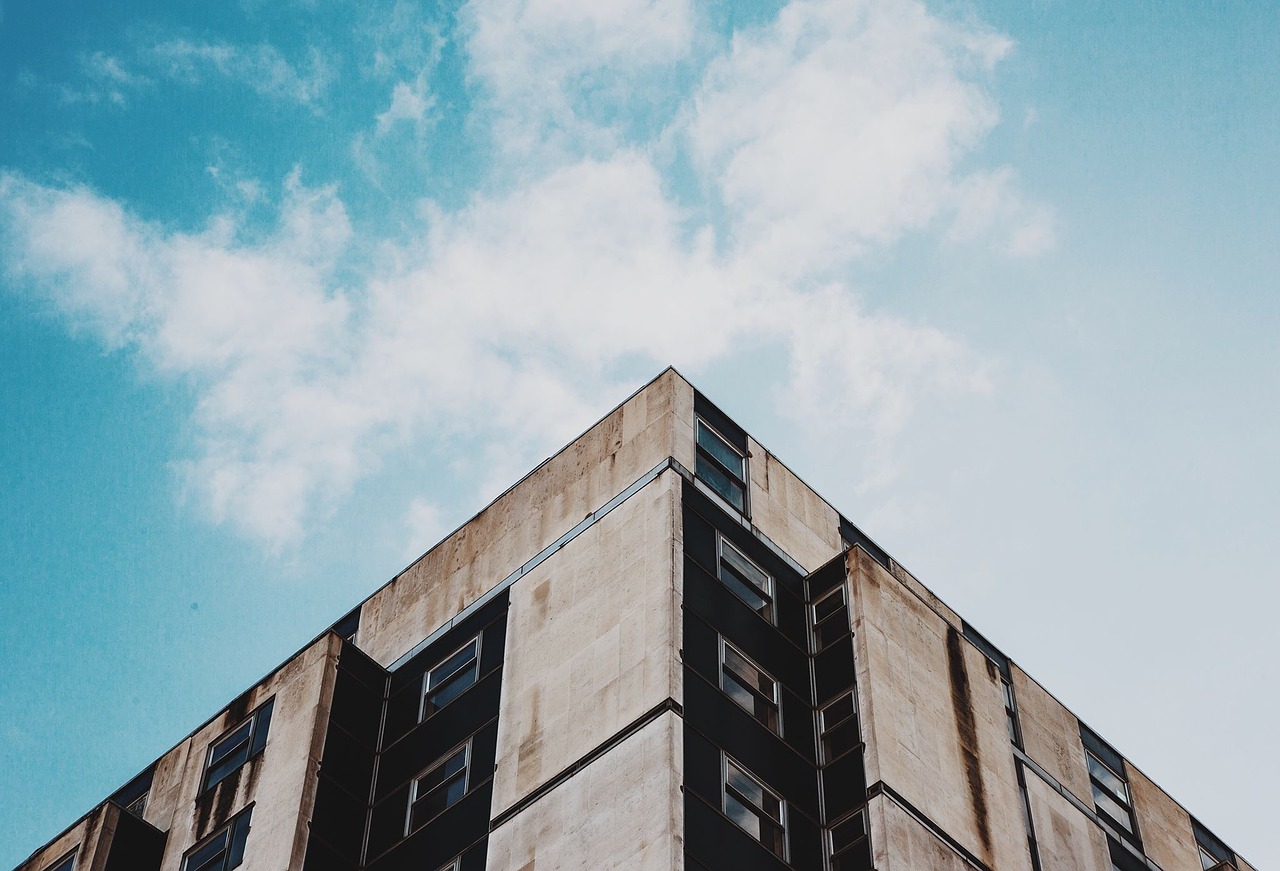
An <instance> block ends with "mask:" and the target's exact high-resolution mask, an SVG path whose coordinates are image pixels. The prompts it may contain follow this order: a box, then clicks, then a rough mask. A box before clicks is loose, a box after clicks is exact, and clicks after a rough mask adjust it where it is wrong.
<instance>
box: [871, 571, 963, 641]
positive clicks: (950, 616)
mask: <svg viewBox="0 0 1280 871" xmlns="http://www.w3.org/2000/svg"><path fill="white" fill-rule="evenodd" d="M889 569H890V574H892V575H893V576H894V577H895V578H897V579H898V580H900V581H902V584H903V586H905V587H906V588H907V589H908V590H910V591H911V592H913V593H915V594H916V595H917V596H918V597H919V598H920V599H922V600H924V603H925V604H926V605H928V606H929V607H930V608H931V609H932V610H933V612H934V613H935V614H937V615H938V616H939V617H941V618H942V619H943V620H946V621H947V622H948V623H950V624H951V625H952V626H954V627H956V628H957V629H962V628H963V626H964V621H962V620H961V619H960V615H959V614H957V613H956V612H955V611H952V610H951V609H950V608H949V607H947V604H946V603H945V602H943V601H942V600H941V599H939V598H938V597H937V596H935V595H934V594H933V590H930V589H929V588H928V587H926V586H925V585H924V584H922V583H920V581H919V580H917V578H916V576H915V575H913V574H911V572H909V571H907V570H906V569H904V568H903V567H902V566H900V565H898V562H897V560H895V559H893V558H892V557H890V558H889Z"/></svg>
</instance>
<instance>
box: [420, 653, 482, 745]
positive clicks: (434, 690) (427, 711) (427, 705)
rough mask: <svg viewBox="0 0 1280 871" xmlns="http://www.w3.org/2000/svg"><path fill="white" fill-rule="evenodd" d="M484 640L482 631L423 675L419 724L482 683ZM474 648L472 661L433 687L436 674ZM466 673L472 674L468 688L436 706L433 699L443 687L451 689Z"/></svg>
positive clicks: (459, 667)
mask: <svg viewBox="0 0 1280 871" xmlns="http://www.w3.org/2000/svg"><path fill="white" fill-rule="evenodd" d="M483 639H484V632H483V631H481V632H480V633H478V634H477V635H476V636H475V637H474V638H471V639H469V640H468V641H467V642H466V643H464V644H461V645H459V646H458V647H457V649H455V650H453V651H451V652H450V653H449V655H448V656H445V657H442V658H441V659H440V661H439V662H437V663H436V664H435V665H434V666H433V667H431V668H429V669H427V671H426V673H425V674H423V675H422V690H421V695H420V697H419V699H418V722H419V723H421V722H423V721H425V720H427V719H429V718H430V717H432V716H434V715H435V714H436V713H437V712H438V711H441V710H443V709H444V708H446V707H447V706H448V705H449V703H450V702H452V701H454V700H455V699H457V698H458V696H460V695H462V694H463V693H465V692H466V691H467V690H469V689H471V688H472V687H473V686H475V685H476V684H477V683H479V682H480V652H481V648H482V646H483V644H484V640H483ZM472 646H474V647H475V650H474V652H473V653H472V655H471V657H470V659H468V660H465V661H464V662H463V664H461V665H459V666H458V667H457V668H455V669H454V670H453V671H451V672H449V673H448V674H447V675H445V676H444V677H442V678H441V679H440V681H439V683H437V684H436V685H435V686H434V687H433V686H432V684H431V676H432V675H433V674H435V673H436V672H437V671H439V670H440V669H441V668H443V667H444V666H446V665H448V664H449V662H450V661H451V660H452V659H453V658H454V657H456V656H457V655H458V654H459V653H462V652H464V651H465V650H466V649H467V648H468V647H472ZM466 671H470V672H471V680H470V682H469V683H467V684H466V686H464V687H462V688H461V689H459V690H457V691H456V692H455V693H453V695H451V696H449V698H447V699H445V701H444V703H443V704H436V703H435V701H434V700H433V698H432V697H433V696H434V695H436V694H438V693H440V692H441V688H442V687H450V688H451V687H452V685H453V682H454V681H455V680H456V679H457V678H458V676H459V675H462V674H463V673H464V672H466Z"/></svg>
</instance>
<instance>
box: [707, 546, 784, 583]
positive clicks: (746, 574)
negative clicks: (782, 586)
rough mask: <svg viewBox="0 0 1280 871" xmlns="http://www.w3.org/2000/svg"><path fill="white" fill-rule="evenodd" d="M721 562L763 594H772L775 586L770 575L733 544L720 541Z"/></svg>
mask: <svg viewBox="0 0 1280 871" xmlns="http://www.w3.org/2000/svg"><path fill="white" fill-rule="evenodd" d="M720 560H721V562H722V563H724V564H725V565H727V566H729V567H730V568H732V569H733V570H734V573H735V574H737V575H738V576H739V577H740V578H742V580H743V581H745V582H746V583H748V584H751V585H752V586H753V587H755V588H756V589H758V590H760V591H761V592H762V593H767V594H772V593H773V584H772V579H771V578H770V577H769V574H768V573H767V572H766V571H765V570H764V569H762V568H760V567H759V566H758V565H756V564H755V563H753V562H752V561H751V560H750V558H748V557H747V555H746V554H744V553H743V552H742V551H740V550H738V548H737V547H735V546H734V545H733V544H732V543H731V542H729V541H727V540H726V539H723V538H722V539H720Z"/></svg>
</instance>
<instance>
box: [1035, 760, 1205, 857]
mask: <svg viewBox="0 0 1280 871" xmlns="http://www.w3.org/2000/svg"><path fill="white" fill-rule="evenodd" d="M1026 781H1027V795H1028V796H1029V797H1030V799H1031V820H1032V823H1033V824H1034V825H1035V829H1036V843H1037V844H1038V845H1039V847H1040V867H1041V869H1042V871H1111V858H1110V856H1109V855H1108V854H1107V839H1106V837H1105V836H1104V835H1103V834H1102V830H1101V829H1099V828H1098V827H1097V826H1096V825H1094V823H1093V821H1092V820H1090V819H1089V818H1088V817H1086V816H1085V815H1084V814H1082V813H1080V811H1079V809H1078V808H1076V807H1075V806H1074V805H1073V804H1071V803H1070V802H1069V801H1067V800H1066V799H1065V798H1063V797H1062V796H1061V795H1059V794H1058V793H1057V792H1056V791H1055V790H1054V789H1053V788H1051V787H1050V786H1049V785H1048V784H1047V783H1045V782H1044V781H1043V780H1041V779H1040V778H1039V777H1037V776H1036V775H1035V774H1033V773H1031V772H1027V775H1026ZM1166 871H1167V869H1166ZM1197 871H1198V868H1197Z"/></svg>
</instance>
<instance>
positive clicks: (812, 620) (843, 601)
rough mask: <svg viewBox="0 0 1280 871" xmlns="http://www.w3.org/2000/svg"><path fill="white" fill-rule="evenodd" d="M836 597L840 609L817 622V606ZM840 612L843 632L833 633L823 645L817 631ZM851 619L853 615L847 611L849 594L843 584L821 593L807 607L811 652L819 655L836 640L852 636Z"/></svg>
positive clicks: (834, 618)
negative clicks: (842, 614)
mask: <svg viewBox="0 0 1280 871" xmlns="http://www.w3.org/2000/svg"><path fill="white" fill-rule="evenodd" d="M837 596H838V597H839V598H840V607H839V608H837V609H836V610H835V611H833V612H832V613H830V614H828V615H827V616H826V617H824V618H822V620H821V621H819V620H818V606H819V605H822V604H824V603H826V602H827V600H829V599H834V598H836V597H837ZM841 611H843V612H844V624H843V631H841V632H838V633H834V635H835V637H833V638H830V639H829V640H827V641H826V643H825V644H824V643H823V642H822V635H821V634H820V633H819V629H820V628H821V627H823V626H827V625H829V624H831V623H832V622H833V621H834V620H836V619H837V618H838V616H839V614H840V612H841ZM852 617H853V614H852V612H851V611H850V610H849V592H848V590H847V589H846V584H845V583H844V582H841V583H839V584H837V585H836V586H834V587H832V588H831V589H830V590H827V592H825V593H823V594H822V595H821V596H819V597H818V598H817V599H815V600H814V601H813V603H812V604H811V605H810V606H809V631H810V635H811V636H812V639H813V652H814V653H821V652H822V651H824V650H826V649H827V648H828V647H830V646H831V645H832V644H834V643H835V642H836V641H837V640H838V639H840V638H843V637H844V636H846V635H852V634H853V619H852Z"/></svg>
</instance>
